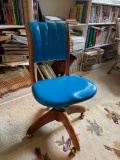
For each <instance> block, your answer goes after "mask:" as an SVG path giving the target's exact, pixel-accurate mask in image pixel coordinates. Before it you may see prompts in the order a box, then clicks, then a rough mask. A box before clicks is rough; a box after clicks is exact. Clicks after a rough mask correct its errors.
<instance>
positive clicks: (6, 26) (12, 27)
mask: <svg viewBox="0 0 120 160" xmlns="http://www.w3.org/2000/svg"><path fill="white" fill-rule="evenodd" d="M14 28H25V26H24V25H0V29H14Z"/></svg>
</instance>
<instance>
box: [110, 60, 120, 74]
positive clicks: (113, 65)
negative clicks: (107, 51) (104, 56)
mask: <svg viewBox="0 0 120 160" xmlns="http://www.w3.org/2000/svg"><path fill="white" fill-rule="evenodd" d="M117 63H118V62H115V63H114V64H113V66H112V67H111V68H110V69H109V71H108V72H107V74H110V72H111V71H112V70H113V69H114V67H115V66H116V64H117Z"/></svg>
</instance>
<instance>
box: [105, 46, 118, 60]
mask: <svg viewBox="0 0 120 160" xmlns="http://www.w3.org/2000/svg"><path fill="white" fill-rule="evenodd" d="M116 57H117V50H115V49H110V48H108V49H105V50H104V54H103V56H102V62H105V61H108V60H111V59H115V58H116Z"/></svg>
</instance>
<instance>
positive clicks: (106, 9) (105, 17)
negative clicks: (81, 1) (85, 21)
mask: <svg viewBox="0 0 120 160" xmlns="http://www.w3.org/2000/svg"><path fill="white" fill-rule="evenodd" d="M118 17H120V8H119V7H114V6H107V5H93V6H92V7H91V12H90V16H89V23H104V22H115V20H116V18H118Z"/></svg>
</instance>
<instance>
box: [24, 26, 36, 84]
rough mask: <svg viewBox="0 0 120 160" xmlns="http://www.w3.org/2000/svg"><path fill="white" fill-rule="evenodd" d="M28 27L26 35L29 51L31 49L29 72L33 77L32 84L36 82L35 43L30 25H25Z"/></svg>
mask: <svg viewBox="0 0 120 160" xmlns="http://www.w3.org/2000/svg"><path fill="white" fill-rule="evenodd" d="M25 29H26V35H27V40H28V51H29V72H30V77H31V84H34V83H35V72H34V70H35V68H34V61H33V54H34V51H33V43H32V36H31V33H30V28H29V26H28V25H26V26H25Z"/></svg>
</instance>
